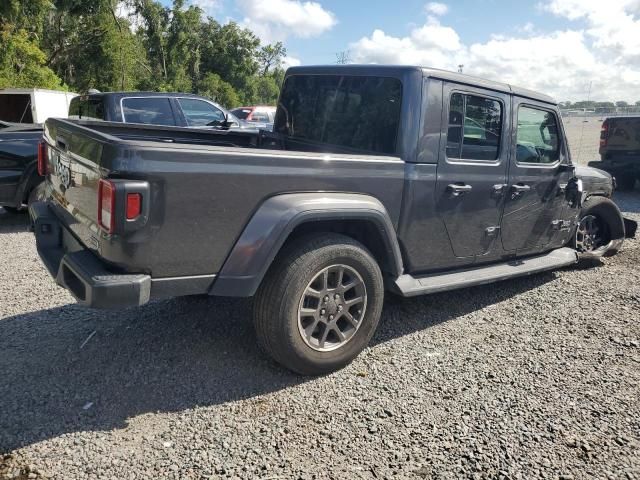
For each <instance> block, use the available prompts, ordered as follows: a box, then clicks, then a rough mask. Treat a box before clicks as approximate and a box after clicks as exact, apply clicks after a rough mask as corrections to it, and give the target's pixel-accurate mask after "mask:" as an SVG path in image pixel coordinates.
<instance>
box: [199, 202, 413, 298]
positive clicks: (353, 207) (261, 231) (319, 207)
mask: <svg viewBox="0 0 640 480" xmlns="http://www.w3.org/2000/svg"><path fill="white" fill-rule="evenodd" d="M350 219H353V220H365V221H369V222H371V223H372V224H374V225H375V226H376V228H377V230H378V231H379V232H380V234H381V237H382V239H383V241H384V244H385V250H386V254H387V256H388V260H389V263H390V265H391V267H392V270H393V271H392V273H393V274H394V275H396V276H400V275H401V274H402V272H403V264H402V255H401V253H400V246H399V244H398V240H397V237H396V231H395V228H394V226H393V222H392V221H391V219H390V217H389V214H388V212H387V210H386V209H385V207H384V205H382V203H380V201H379V200H377V199H376V198H374V197H372V196H370V195H364V194H351V193H327V192H317V193H290V194H282V195H277V196H274V197H271V198H269V199H267V200H266V201H265V202H264V203H263V204H262V205H261V206H260V207H259V208H258V210H257V211H256V212H255V213H254V215H253V216H252V217H251V220H250V221H249V223H248V224H247V225H246V227H245V229H244V231H243V232H242V234H241V235H240V237H239V239H238V241H237V242H236V244H235V245H234V247H233V249H232V250H231V253H230V254H229V256H228V257H227V259H226V261H225V263H224V265H223V266H222V269H221V270H220V273H219V274H218V275H217V277H216V280H215V282H214V284H213V286H212V288H211V290H210V292H209V293H210V294H211V295H217V296H229V297H250V296H253V295H254V294H255V292H256V290H257V289H258V287H259V286H260V283H261V282H262V279H263V277H264V275H265V274H266V273H267V270H268V269H269V267H270V266H271V264H272V262H273V260H274V258H275V257H276V255H277V254H278V252H279V251H280V249H281V248H282V246H283V245H284V243H285V242H286V240H287V238H288V237H289V235H290V234H291V232H292V231H293V230H294V229H295V228H296V227H298V226H299V225H302V224H303V223H307V222H314V221H321V220H350Z"/></svg>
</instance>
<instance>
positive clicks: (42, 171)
mask: <svg viewBox="0 0 640 480" xmlns="http://www.w3.org/2000/svg"><path fill="white" fill-rule="evenodd" d="M46 174H47V144H46V143H44V142H40V143H38V175H40V176H41V177H44V176H45V175H46Z"/></svg>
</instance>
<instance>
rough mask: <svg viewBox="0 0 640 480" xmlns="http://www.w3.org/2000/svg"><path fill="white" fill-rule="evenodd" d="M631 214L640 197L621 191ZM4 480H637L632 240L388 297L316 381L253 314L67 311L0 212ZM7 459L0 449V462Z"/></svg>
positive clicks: (212, 306)
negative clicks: (548, 266) (535, 268)
mask: <svg viewBox="0 0 640 480" xmlns="http://www.w3.org/2000/svg"><path fill="white" fill-rule="evenodd" d="M616 201H617V202H618V203H619V205H620V206H621V208H622V209H623V210H624V211H626V212H628V216H631V217H633V218H635V219H636V220H640V191H636V192H634V193H628V194H624V195H623V194H617V196H616ZM0 239H1V245H2V249H1V251H0V272H2V278H1V280H0V479H2V478H20V479H27V478H60V479H85V478H86V479H94V478H99V479H102V478H104V479H112V478H113V479H129V478H137V479H141V478H170V479H174V478H175V479H178V478H180V479H183V478H184V479H191V478H194V479H201V478H227V477H232V478H252V477H264V478H272V479H275V478H371V479H380V478H390V477H397V478H418V479H419V478H461V477H463V478H504V479H506V478H510V479H514V478H523V479H528V478H538V477H540V478H552V479H570V478H575V479H579V478H615V479H629V480H633V479H636V480H640V386H639V384H640V344H639V342H640V324H639V320H640V270H639V269H638V262H639V260H640V242H639V241H638V240H633V241H629V242H627V243H626V244H625V248H624V250H623V251H622V252H621V253H620V254H619V255H617V256H616V257H613V258H610V259H606V260H605V261H604V262H603V263H602V264H601V265H599V266H597V267H592V268H580V267H576V268H570V269H565V270H561V271H558V272H552V273H545V274H540V275H536V276H533V277H529V278H523V279H516V280H512V281H509V282H503V283H500V284H495V285H489V286H483V287H477V288H472V289H467V290H462V291H457V292H451V293H443V294H438V295H433V296H429V297H421V298H415V299H409V300H403V301H401V302H387V303H386V304H385V309H384V312H383V317H382V321H381V325H380V328H379V331H378V333H377V334H376V336H375V338H374V341H373V342H372V345H371V346H370V347H369V348H368V349H367V350H366V351H365V352H364V353H363V354H362V355H361V356H360V357H359V358H358V359H357V360H356V361H355V362H354V363H353V364H352V365H351V366H349V367H347V368H346V369H344V370H342V371H340V372H338V373H335V374H332V375H329V376H326V377H322V378H315V379H309V378H302V377H298V376H295V375H293V374H290V373H288V372H286V371H284V370H282V369H281V368H279V367H278V366H276V365H274V364H273V363H272V362H270V361H269V360H267V359H265V358H264V357H263V356H262V355H261V354H260V353H259V351H258V350H257V347H256V345H255V340H254V337H253V332H252V327H251V325H250V322H249V312H250V303H249V302H248V301H244V300H230V299H214V298H212V299H200V298H198V299H194V298H187V299H176V300H168V301H162V302H156V303H153V304H150V305H147V306H145V307H141V308H135V309H129V310H125V311H120V312H99V311H90V310H86V309H83V308H80V307H78V306H76V305H74V304H73V300H72V298H71V297H70V296H69V295H68V294H67V293H66V292H64V291H63V290H61V289H59V288H57V287H55V285H54V283H53V281H52V280H51V279H50V278H49V276H48V274H47V273H46V271H45V270H44V268H43V267H42V266H41V264H40V261H39V259H38V257H37V254H36V250H35V245H34V241H33V238H32V235H31V234H30V233H28V232H27V224H26V218H25V217H24V216H20V215H10V214H8V213H6V212H3V211H2V210H0ZM3 454H4V456H3Z"/></svg>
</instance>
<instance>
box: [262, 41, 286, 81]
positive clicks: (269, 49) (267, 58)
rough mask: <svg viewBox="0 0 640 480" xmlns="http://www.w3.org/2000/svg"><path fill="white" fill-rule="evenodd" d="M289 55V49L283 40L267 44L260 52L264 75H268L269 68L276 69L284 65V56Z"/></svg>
mask: <svg viewBox="0 0 640 480" xmlns="http://www.w3.org/2000/svg"><path fill="white" fill-rule="evenodd" d="M286 56H287V49H286V48H284V45H283V44H282V42H277V43H274V44H273V45H266V46H264V47H262V48H261V49H260V51H259V52H258V63H259V64H260V71H261V72H262V76H263V77H264V76H266V75H267V74H268V73H269V70H275V69H277V68H280V67H281V66H282V61H283V60H284V57H286Z"/></svg>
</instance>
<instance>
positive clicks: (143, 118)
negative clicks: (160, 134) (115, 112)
mask: <svg viewBox="0 0 640 480" xmlns="http://www.w3.org/2000/svg"><path fill="white" fill-rule="evenodd" d="M122 114H123V115H124V121H125V122H126V123H144V124H147V125H175V124H176V121H175V118H174V116H173V110H172V109H171V104H170V103H169V99H168V98H153V97H150V98H124V99H123V100H122Z"/></svg>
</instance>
